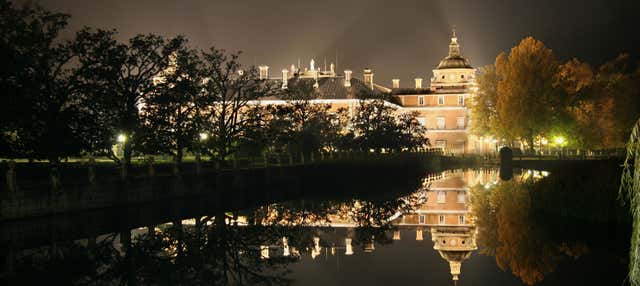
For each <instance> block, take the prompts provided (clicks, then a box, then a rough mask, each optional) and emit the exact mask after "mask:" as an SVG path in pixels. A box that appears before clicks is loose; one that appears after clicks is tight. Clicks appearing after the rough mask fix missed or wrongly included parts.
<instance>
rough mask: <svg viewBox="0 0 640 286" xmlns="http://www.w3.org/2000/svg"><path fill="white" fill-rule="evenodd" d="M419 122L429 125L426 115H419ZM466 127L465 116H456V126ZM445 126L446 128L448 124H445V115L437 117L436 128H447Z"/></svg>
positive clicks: (458, 127) (459, 127)
mask: <svg viewBox="0 0 640 286" xmlns="http://www.w3.org/2000/svg"><path fill="white" fill-rule="evenodd" d="M418 122H419V123H420V124H422V126H427V118H425V117H418ZM464 127H465V119H464V116H458V117H456V128H457V129H464ZM445 128H446V124H445V118H444V116H439V117H436V129H445Z"/></svg>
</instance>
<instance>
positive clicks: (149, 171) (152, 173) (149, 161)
mask: <svg viewBox="0 0 640 286" xmlns="http://www.w3.org/2000/svg"><path fill="white" fill-rule="evenodd" d="M154 161H155V158H154V157H153V156H150V157H149V158H147V175H149V177H153V176H155V174H156V171H155V169H154V168H153V162H154Z"/></svg>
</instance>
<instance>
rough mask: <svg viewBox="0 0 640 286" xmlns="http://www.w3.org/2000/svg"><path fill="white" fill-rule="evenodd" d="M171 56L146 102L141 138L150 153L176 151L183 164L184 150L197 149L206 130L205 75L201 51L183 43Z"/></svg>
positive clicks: (143, 109)
mask: <svg viewBox="0 0 640 286" xmlns="http://www.w3.org/2000/svg"><path fill="white" fill-rule="evenodd" d="M183 43H184V42H183ZM170 59H171V60H170V65H169V67H168V68H167V70H165V71H164V72H163V73H162V74H161V75H159V77H158V78H156V85H155V88H154V89H153V91H152V92H151V93H149V95H148V96H147V98H146V100H145V102H144V106H143V108H142V112H141V114H142V115H141V117H142V120H143V127H142V130H143V132H141V133H142V134H141V135H142V136H141V137H142V139H143V140H142V141H143V142H142V145H143V147H144V150H145V151H146V152H147V153H154V152H163V153H165V154H172V155H173V156H175V159H176V162H177V163H180V162H182V158H183V156H184V150H185V149H187V148H189V149H191V150H193V149H194V147H196V145H195V143H197V142H198V140H199V139H200V138H199V134H200V133H201V132H202V130H201V125H202V119H201V116H200V115H201V108H203V107H204V106H205V101H204V99H205V98H204V94H203V93H202V91H201V87H202V81H203V76H202V73H201V62H200V58H199V55H198V53H197V51H195V50H192V49H189V48H187V47H186V46H183V47H180V48H178V49H177V51H175V53H174V54H172V55H171V56H170Z"/></svg>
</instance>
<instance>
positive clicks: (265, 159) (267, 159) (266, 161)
mask: <svg viewBox="0 0 640 286" xmlns="http://www.w3.org/2000/svg"><path fill="white" fill-rule="evenodd" d="M262 160H263V161H264V167H265V168H268V167H269V157H268V156H267V152H264V153H262Z"/></svg>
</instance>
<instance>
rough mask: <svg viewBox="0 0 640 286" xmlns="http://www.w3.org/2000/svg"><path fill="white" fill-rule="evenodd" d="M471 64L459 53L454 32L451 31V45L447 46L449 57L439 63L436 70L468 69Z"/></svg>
mask: <svg viewBox="0 0 640 286" xmlns="http://www.w3.org/2000/svg"><path fill="white" fill-rule="evenodd" d="M470 68H471V64H469V61H468V60H467V59H466V58H465V57H463V56H462V54H461V53H460V45H458V38H457V37H456V31H455V30H453V36H452V37H451V43H450V44H449V55H447V57H445V58H444V59H442V60H441V61H440V64H439V65H438V67H437V69H439V70H441V69H470Z"/></svg>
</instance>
